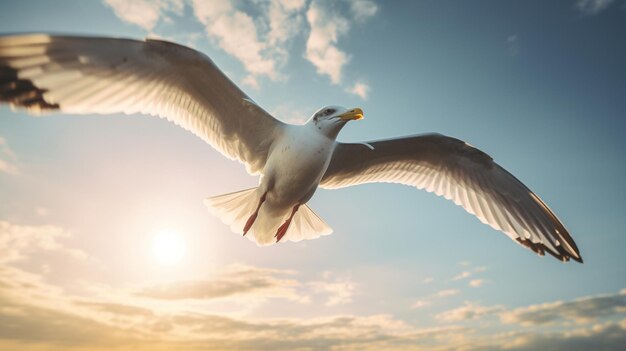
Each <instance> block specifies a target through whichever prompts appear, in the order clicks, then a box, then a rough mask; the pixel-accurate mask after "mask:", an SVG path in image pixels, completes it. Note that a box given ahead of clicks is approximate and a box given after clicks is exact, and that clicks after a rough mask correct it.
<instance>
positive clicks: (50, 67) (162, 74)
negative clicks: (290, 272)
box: [0, 34, 583, 263]
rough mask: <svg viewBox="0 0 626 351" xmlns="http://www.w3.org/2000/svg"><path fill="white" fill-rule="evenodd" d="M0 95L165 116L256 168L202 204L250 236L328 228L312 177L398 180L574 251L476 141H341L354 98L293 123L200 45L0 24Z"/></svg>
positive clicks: (46, 104) (36, 106)
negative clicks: (19, 29)
mask: <svg viewBox="0 0 626 351" xmlns="http://www.w3.org/2000/svg"><path fill="white" fill-rule="evenodd" d="M0 102H2V103H8V104H9V105H10V106H11V107H12V108H24V109H26V110H27V111H28V112H29V113H31V114H46V113H50V112H61V113H64V114H113V113H124V114H127V115H131V114H145V115H151V116H158V117H161V118H165V119H167V120H169V121H171V122H173V123H175V124H177V125H179V126H181V127H182V128H184V129H186V130H188V131H190V132H192V133H193V134H195V135H196V136H198V137H200V138H202V139H203V140H204V141H205V142H207V143H208V144H209V145H211V146H212V147H213V148H215V149H216V150H218V151H219V152H221V153H222V154H223V155H224V156H226V157H228V158H230V159H232V160H237V161H239V162H241V163H243V164H244V165H245V167H246V170H247V171H248V173H250V174H251V175H260V180H259V184H258V186H257V187H254V188H251V189H247V190H242V191H238V192H235V193H230V194H225V195H219V196H214V197H210V198H207V199H206V200H205V204H206V206H207V207H208V209H209V211H210V212H212V213H213V214H215V215H216V216H218V217H219V218H220V219H221V220H222V221H223V222H224V223H225V224H226V225H229V226H230V228H231V230H232V231H233V232H235V233H239V234H242V235H243V236H245V237H247V238H248V239H250V240H252V241H254V242H256V243H257V244H258V245H270V244H274V243H278V242H285V241H300V240H304V239H314V238H318V237H320V236H322V235H327V234H330V233H331V232H332V229H331V228H330V227H329V226H328V225H327V224H326V223H325V222H324V221H323V220H322V219H321V218H320V217H319V216H318V215H316V214H315V212H313V211H312V210H311V208H310V207H309V206H308V205H307V202H308V201H309V200H310V199H311V197H312V196H313V194H314V193H315V191H316V190H317V188H318V187H321V188H325V189H338V188H343V187H348V186H353V185H358V184H365V183H375V182H384V183H399V184H404V185H409V186H411V187H415V188H418V189H424V190H426V191H428V192H431V193H435V194H436V195H439V196H443V197H445V198H446V199H448V200H451V201H453V202H454V203H455V204H457V205H459V206H461V207H463V208H464V209H465V210H466V211H467V212H469V213H471V214H473V215H475V216H476V217H477V218H478V219H479V220H480V221H482V222H483V223H485V224H488V225H489V226H491V227H493V228H494V229H496V230H499V231H501V232H503V233H504V234H506V235H507V236H508V237H509V238H511V239H512V240H513V241H515V242H517V243H518V244H520V245H522V246H525V247H526V248H528V249H530V250H532V251H534V252H535V253H537V254H539V255H544V254H545V253H546V252H547V253H548V254H550V255H552V256H554V257H555V258H557V259H559V260H561V261H564V262H565V261H569V260H570V259H573V260H575V261H578V262H580V263H582V262H583V260H582V257H581V255H580V253H579V250H578V248H577V246H576V243H575V242H574V240H573V239H572V237H571V236H570V234H569V233H568V231H567V229H565V226H564V225H563V224H562V223H561V221H560V220H559V219H558V218H557V217H556V215H555V214H554V212H552V210H550V208H548V206H547V205H546V204H545V203H544V202H543V201H542V200H541V199H540V198H539V196H537V195H536V194H535V193H533V192H532V191H531V190H530V189H528V188H527V187H526V186H525V185H524V184H523V183H522V182H520V181H519V180H518V179H517V178H515V177H514V176H513V175H512V174H511V173H509V172H507V171H506V170H505V169H504V168H502V167H501V166H499V165H498V164H497V163H495V162H494V160H493V159H492V158H491V157H490V156H489V155H487V154H486V153H484V152H482V151H480V150H478V149H476V148H475V147H473V146H471V145H470V144H468V143H466V142H463V141H461V140H458V139H455V138H452V137H448V136H445V135H441V134H424V135H411V136H405V137H400V138H395V139H385V140H374V141H367V142H362V143H342V142H339V141H337V135H338V134H339V132H340V131H341V129H342V128H343V127H345V126H346V124H347V123H348V122H350V121H357V120H360V119H362V118H363V110H361V109H360V108H344V107H341V106H327V107H324V108H321V109H319V110H318V111H316V112H315V113H314V114H313V115H312V116H311V118H310V119H309V120H308V121H307V122H306V123H304V124H302V125H294V124H287V123H284V122H281V121H279V120H278V119H276V118H274V117H273V116H272V115H271V114H269V113H267V112H266V111H265V110H264V109H263V108H261V107H260V106H259V105H257V104H256V103H255V102H254V101H253V100H252V99H250V97H248V96H247V95H246V94H245V93H243V92H242V91H241V90H240V89H239V88H238V87H237V86H236V85H235V84H234V83H233V82H232V81H230V80H229V79H228V77H226V75H224V73H222V72H221V71H220V70H219V68H217V66H216V65H215V64H214V63H213V62H212V61H211V59H210V58H209V57H207V56H206V55H204V54H202V53H200V52H198V51H196V50H193V49H191V48H188V47H185V46H182V45H178V44H175V43H172V42H167V41H163V40H157V39H146V40H144V41H141V40H132V39H119V38H102V37H79V36H57V35H48V34H28V35H7V36H0Z"/></svg>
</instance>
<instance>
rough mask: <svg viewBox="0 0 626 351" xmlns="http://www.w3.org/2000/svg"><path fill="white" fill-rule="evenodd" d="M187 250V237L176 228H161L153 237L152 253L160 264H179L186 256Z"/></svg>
mask: <svg viewBox="0 0 626 351" xmlns="http://www.w3.org/2000/svg"><path fill="white" fill-rule="evenodd" d="M186 251H187V245H186V243H185V238H184V237H183V236H182V235H181V234H180V233H179V232H177V231H175V230H171V229H163V230H160V231H159V232H157V233H156V234H155V235H154V237H153V238H152V254H153V256H154V258H155V259H156V261H157V262H159V263H160V264H163V265H168V266H171V265H174V264H177V263H179V262H180V261H182V260H183V258H185V253H186Z"/></svg>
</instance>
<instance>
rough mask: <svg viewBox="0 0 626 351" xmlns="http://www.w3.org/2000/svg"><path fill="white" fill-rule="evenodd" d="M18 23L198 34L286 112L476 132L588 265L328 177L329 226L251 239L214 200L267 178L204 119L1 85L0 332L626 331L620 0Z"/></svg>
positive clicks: (412, 340) (405, 335)
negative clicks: (326, 110) (100, 111)
mask: <svg viewBox="0 0 626 351" xmlns="http://www.w3.org/2000/svg"><path fill="white" fill-rule="evenodd" d="M218 24H219V25H218ZM16 32H52V33H63V34H80V35H98V36H118V37H131V38H143V37H146V36H157V37H162V38H165V39H167V40H171V41H176V42H179V43H182V44H185V45H189V46H191V47H193V48H195V49H197V50H200V51H202V52H204V53H206V54H207V55H209V56H210V57H211V58H212V59H213V60H214V61H215V63H216V64H217V65H218V66H219V67H220V68H221V69H222V70H223V71H224V72H225V73H226V74H227V75H228V76H229V77H230V78H231V79H232V80H233V81H234V82H236V83H237V84H238V85H240V86H241V87H242V88H243V89H244V90H245V91H246V92H247V93H248V94H249V95H250V96H251V97H253V99H254V100H255V101H257V103H259V104H260V105H261V106H263V107H265V108H266V109H267V110H268V111H270V112H272V113H274V114H275V115H276V116H277V117H279V118H281V119H283V120H286V121H290V122H299V121H303V120H305V119H306V118H307V117H308V116H310V115H311V114H312V113H313V112H315V110H317V109H318V108H320V107H321V106H324V105H333V104H338V105H343V106H346V107H352V106H360V107H362V108H363V110H364V111H365V119H364V120H363V121H359V122H354V123H350V124H349V125H348V126H347V127H346V128H344V130H343V131H342V132H341V134H340V136H339V139H340V140H342V141H362V140H371V139H378V138H383V137H394V136H400V135H407V134H418V133H425V132H439V133H443V134H446V135H450V136H454V137H457V138H459V139H463V140H466V141H467V142H469V143H471V144H472V145H474V146H476V147H478V148H480V149H482V150H483V151H485V152H487V153H489V154H490V155H491V156H492V157H493V158H494V159H495V160H496V161H497V162H498V163H499V164H501V165H502V166H503V167H505V168H507V169H508V170H509V171H511V172H512V173H513V174H515V175H516V176H517V177H518V178H519V179H520V180H522V181H523V182H524V183H525V184H527V185H528V186H529V187H530V188H531V189H533V190H534V191H535V192H536V193H537V194H539V195H540V196H541V197H542V198H543V199H544V200H545V201H546V203H547V204H548V205H549V206H550V207H551V208H552V209H553V210H554V211H555V212H556V213H557V215H558V216H559V218H560V219H561V220H562V221H563V222H564V223H565V225H566V226H567V228H568V229H569V231H570V233H571V234H572V235H573V237H574V239H575V240H576V242H577V244H578V247H579V248H580V250H581V253H582V255H583V258H584V259H585V263H584V264H583V265H580V264H576V263H569V264H562V263H560V262H558V261H556V260H553V259H552V258H550V257H543V258H541V257H536V255H534V254H533V253H532V252H530V251H527V250H525V249H523V248H521V247H520V246H518V245H516V244H515V243H513V242H511V241H510V240H509V239H508V238H507V237H506V236H504V235H503V234H501V233H498V232H496V231H494V230H492V229H491V228H489V227H487V226H485V225H483V224H482V223H480V222H479V221H478V220H477V219H475V218H474V217H473V216H471V215H469V214H467V213H466V212H464V211H463V210H462V209H461V208H459V207H457V206H455V205H454V204H453V203H451V202H448V201H446V200H444V199H442V198H437V197H436V196H434V195H432V194H428V193H425V192H421V191H417V190H415V189H411V188H408V187H404V186H399V185H389V184H372V185H364V186H358V187H353V188H346V189H341V190H333V191H327V190H318V192H317V193H316V194H315V196H314V197H313V199H312V200H311V202H310V205H311V207H312V208H313V209H314V210H315V211H316V212H317V213H319V214H320V216H321V217H322V218H324V219H325V220H326V222H328V223H329V224H330V225H331V226H332V227H333V229H334V233H333V234H332V235H331V236H328V237H324V238H321V239H318V240H314V241H308V242H305V243H297V244H293V243H289V244H284V245H277V246H272V247H268V248H259V247H257V246H256V245H254V244H252V243H250V242H249V241H248V240H246V239H243V238H241V237H239V236H237V235H233V234H232V233H230V231H229V230H228V228H227V227H226V226H224V225H222V224H221V222H220V221H219V220H218V219H217V218H214V217H212V216H211V215H210V214H209V213H208V212H207V211H206V209H205V208H204V206H203V204H202V199H203V198H205V197H207V196H212V195H218V194H221V193H227V192H231V191H236V190H240V189H244V188H248V187H251V186H254V185H255V184H256V182H257V179H256V178H254V177H251V176H249V175H247V174H246V173H245V170H244V169H243V167H241V165H239V164H237V163H234V162H232V161H229V160H227V159H225V158H224V157H223V156H221V155H220V154H219V153H218V152H216V151H214V150H212V149H211V148H210V147H209V146H208V145H206V144H205V143H204V142H203V141H202V140H200V139H198V138H197V137H195V136H193V135H192V134H190V133H188V132H186V131H184V130H182V129H180V128H176V127H175V126H174V125H172V124H169V123H167V122H166V121H162V120H159V119H155V118H150V117H144V116H130V117H129V116H122V115H119V116H107V117H103V116H88V117H76V116H66V115H62V114H61V115H54V116H51V117H45V118H32V117H29V116H27V115H26V114H24V113H22V112H19V111H18V112H13V111H11V110H10V108H8V107H6V106H2V107H0V198H1V199H2V201H1V202H0V252H3V254H2V255H1V256H2V257H0V302H1V304H0V348H7V349H18V350H21V349H23V350H36V349H39V347H41V346H42V345H46V346H47V347H49V349H55V348H57V349H67V348H68V347H74V348H76V349H81V350H83V349H94V350H98V349H116V348H119V349H124V347H125V346H126V345H129V344H130V343H132V344H133V345H137V347H138V348H141V347H143V348H145V349H151V350H154V349H159V348H163V349H171V348H174V347H180V346H181V345H182V344H184V345H187V346H188V347H190V348H191V349H202V348H203V347H206V346H207V345H211V346H213V347H214V348H217V349H250V348H252V349H254V348H258V349H270V348H271V349H294V348H295V347H296V346H297V347H301V348H302V349H312V350H318V349H321V350H324V349H342V348H346V349H349V348H356V349H368V348H372V349H399V350H404V349H408V350H421V349H436V350H448V349H459V348H465V349H468V350H474V349H476V350H485V349H493V350H500V349H505V348H509V349H513V350H536V349H548V348H551V349H555V350H560V349H562V350H577V349H581V350H583V349H584V350H588V349H594V350H612V349H615V348H616V347H617V346H618V345H623V344H624V343H626V315H625V314H624V312H623V311H624V307H625V306H626V290H624V289H625V288H626V278H625V277H626V256H625V255H623V253H622V252H623V250H624V248H626V235H624V229H623V228H625V227H626V218H625V217H624V213H625V212H626V211H625V210H626V208H625V205H624V202H625V200H626V187H625V186H624V184H623V179H626V161H625V158H624V154H623V153H624V150H626V142H625V141H624V138H623V134H624V131H626V125H625V122H624V121H625V119H624V116H625V113H626V99H625V98H626V69H624V64H623V63H624V62H626V47H625V46H624V43H625V42H626V34H625V33H626V2H624V1H618V0H614V1H610V0H583V1H576V0H572V1H550V2H545V1H523V2H522V1H517V2H513V1H472V2H470V1H463V2H460V1H456V2H455V1H410V2H408V1H407V2H391V1H390V2H382V1H380V2H376V1H370V0H364V1H341V2H320V1H298V0H293V1H287V0H285V1H281V2H272V3H270V2H265V1H254V2H243V1H232V2H226V1H224V2H200V1H186V0H160V1H154V2H151V1H137V2H133V4H132V6H131V5H129V4H126V3H125V2H123V1H114V0H109V1H102V2H101V1H64V2H50V1H19V2H15V1H14V2H11V1H2V2H0V33H3V34H7V33H16ZM163 229H169V230H172V231H175V232H176V233H178V235H179V236H180V237H181V238H183V241H184V243H185V245H186V254H185V255H184V258H183V259H182V261H181V262H179V263H177V264H175V265H163V264H161V263H159V262H158V260H157V259H155V254H154V248H153V246H152V242H153V238H154V236H155V235H157V233H159V232H160V231H161V230H163ZM2 306H5V307H4V308H2ZM59 320H60V321H63V323H54V322H53V321H59ZM159 328H161V329H159ZM77 330H78V331H80V332H76V331H77ZM77 334H78V335H84V337H78V336H77ZM52 335H54V337H53V336H52ZM165 336H167V337H165ZM581 347H582V348H581Z"/></svg>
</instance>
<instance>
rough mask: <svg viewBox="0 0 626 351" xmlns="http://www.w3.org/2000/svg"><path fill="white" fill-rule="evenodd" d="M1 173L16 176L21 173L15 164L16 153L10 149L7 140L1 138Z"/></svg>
mask: <svg viewBox="0 0 626 351" xmlns="http://www.w3.org/2000/svg"><path fill="white" fill-rule="evenodd" d="M0 157H2V158H0V173H7V174H11V175H15V174H18V173H19V169H18V168H17V166H16V165H15V164H14V161H15V159H16V158H17V157H16V156H15V152H13V150H11V148H10V147H9V143H8V142H7V140H6V139H5V138H3V137H1V136H0Z"/></svg>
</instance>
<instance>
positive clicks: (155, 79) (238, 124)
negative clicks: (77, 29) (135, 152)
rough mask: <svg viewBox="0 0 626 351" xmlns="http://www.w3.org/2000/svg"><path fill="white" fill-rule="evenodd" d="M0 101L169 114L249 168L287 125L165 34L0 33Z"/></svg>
mask: <svg viewBox="0 0 626 351" xmlns="http://www.w3.org/2000/svg"><path fill="white" fill-rule="evenodd" d="M0 102H7V103H9V104H10V105H11V106H13V107H24V108H26V109H28V111H29V112H31V113H42V112H48V111H60V112H63V113H69V114H91V113H97V114H109V113H122V112H123V113H125V114H133V113H143V114H148V115H153V116H159V117H163V118H167V119H168V120H170V121H172V122H174V123H176V124H178V125H180V126H181V127H183V128H185V129H187V130H189V131H191V132H192V133H194V134H195V135H197V136H199V137H200V138H202V139H203V140H205V141H206V142H207V143H209V144H210V145H211V146H213V147H214V148H216V149H217V150H219V151H220V152H221V153H223V154H224V155H226V156H227V157H229V158H231V159H236V160H239V161H241V162H242V163H244V164H245V165H246V167H247V169H248V171H249V172H250V173H256V172H258V171H260V170H261V169H262V168H263V166H264V165H265V161H266V159H267V153H268V149H269V145H271V142H272V140H273V138H274V136H275V135H276V134H277V133H280V130H281V129H282V126H283V124H282V123H281V122H279V121H278V120H276V119H274V118H273V117H272V116H271V115H269V114H268V113H267V112H265V111H264V110H263V109H261V108H260V107H259V106H257V105H256V104H255V103H254V102H252V100H250V99H249V98H248V97H247V96H246V95H245V94H244V93H243V92H242V91H241V90H239V88H237V86H235V85H234V84H233V83H232V82H231V81H230V80H229V79H228V78H227V77H226V76H225V75H224V74H223V73H222V72H221V71H220V70H219V69H218V68H217V67H216V66H215V65H214V64H213V62H212V61H211V60H210V59H209V58H208V57H207V56H205V55H203V54H201V53H199V52H197V51H195V50H193V49H190V48H188V47H184V46H181V45H178V44H174V43H169V42H165V41H160V40H151V39H148V40H146V41H138V40H129V39H113V38H90V37H69V36H52V35H45V34H41V35H16V36H3V37H0Z"/></svg>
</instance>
